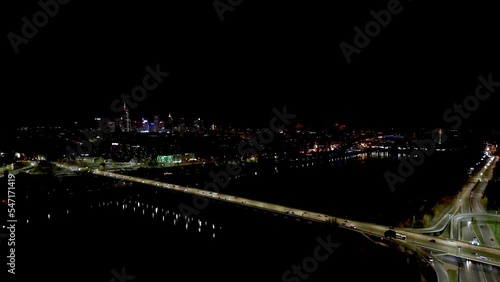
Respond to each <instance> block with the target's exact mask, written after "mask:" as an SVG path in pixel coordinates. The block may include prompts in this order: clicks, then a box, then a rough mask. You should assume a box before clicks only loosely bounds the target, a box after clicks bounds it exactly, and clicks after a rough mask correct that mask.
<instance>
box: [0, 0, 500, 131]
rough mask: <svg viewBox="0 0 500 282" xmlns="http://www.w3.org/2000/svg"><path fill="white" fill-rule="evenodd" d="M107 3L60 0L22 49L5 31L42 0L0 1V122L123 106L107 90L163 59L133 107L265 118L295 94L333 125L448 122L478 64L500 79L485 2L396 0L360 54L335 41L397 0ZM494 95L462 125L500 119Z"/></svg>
mask: <svg viewBox="0 0 500 282" xmlns="http://www.w3.org/2000/svg"><path fill="white" fill-rule="evenodd" d="M42 1H44V0H42ZM61 1H62V0H61ZM226 1H227V0H221V2H222V3H226ZM106 2H107V3H103V1H77V0H71V1H70V2H69V3H67V4H64V5H62V4H60V5H59V11H58V12H57V14H56V15H54V17H52V18H49V20H48V23H47V25H46V26H43V27H41V28H39V30H38V33H37V34H36V35H35V36H34V37H33V38H32V39H29V41H28V43H26V44H20V45H19V46H18V47H19V52H18V53H17V54H15V52H14V49H13V47H12V45H11V43H10V41H9V38H8V33H9V32H13V33H15V34H18V35H22V32H21V28H22V26H23V22H22V21H21V18H22V17H27V18H28V19H29V20H30V21H32V19H33V14H34V13H36V12H37V11H40V10H41V8H40V6H39V5H38V3H37V1H17V0H8V1H7V2H6V3H5V5H6V7H4V8H2V18H3V19H4V24H3V25H2V26H3V28H5V30H4V41H3V44H4V47H6V48H4V50H6V51H4V58H5V62H6V63H2V66H4V67H6V69H5V72H4V73H5V74H4V79H5V80H4V87H3V91H2V104H3V105H2V117H1V118H2V119H1V122H2V123H8V124H24V123H29V122H39V123H42V122H44V121H54V120H55V121H72V120H75V119H79V118H85V117H88V118H90V117H93V116H100V117H115V116H117V115H116V114H115V113H113V112H112V111H111V109H110V105H111V103H112V101H113V100H115V99H117V98H119V96H120V94H122V93H127V94H128V93H130V91H131V89H132V88H133V87H135V86H137V85H140V84H142V79H143V77H144V75H145V74H146V70H145V67H146V66H148V65H149V66H152V67H153V68H154V67H155V66H156V65H157V64H159V65H160V69H161V70H162V71H165V72H169V73H170V76H168V77H167V78H166V79H165V80H164V81H163V82H162V83H161V84H160V85H159V86H158V87H157V88H156V89H154V90H152V91H150V92H148V94H147V97H146V99H145V100H144V101H142V102H140V103H139V104H138V106H137V108H136V109H133V110H132V112H131V114H132V117H133V118H139V117H142V116H147V117H151V116H152V114H153V113H158V114H160V116H161V117H165V116H166V115H167V114H168V113H172V114H173V115H174V118H175V117H179V116H186V117H194V116H198V115H200V116H201V117H203V118H204V119H207V120H221V121H227V122H232V123H236V124H246V123H248V124H249V125H251V126H257V127H265V126H267V122H268V121H269V119H270V118H271V116H272V108H274V107H278V108H281V107H283V106H287V107H288V109H289V112H291V113H296V114H298V117H297V120H298V121H301V122H305V123H312V124H319V125H325V126H328V125H331V124H332V123H333V122H334V121H335V120H339V121H341V122H344V123H347V124H351V125H353V126H361V127H364V126H380V127H388V126H442V125H445V124H446V123H444V122H443V117H442V115H443V113H444V112H445V111H446V110H447V109H448V108H450V107H451V106H452V105H453V104H454V103H461V102H462V101H463V100H464V98H465V97H467V96H469V95H473V94H474V89H475V87H476V85H477V84H478V81H477V77H478V76H479V75H483V76H485V77H487V76H488V74H490V73H491V74H493V80H497V81H500V71H499V67H500V64H499V62H500V60H499V58H500V55H499V51H500V42H499V35H500V33H499V32H498V28H499V27H500V24H499V21H500V20H499V19H500V17H499V16H498V13H497V12H496V11H498V10H497V9H496V8H495V7H494V6H493V4H490V2H489V1H481V2H484V4H481V3H479V2H480V1H472V2H471V1H464V2H460V1H445V3H436V2H437V1H417V0H414V1H408V0H407V1H401V2H400V6H401V7H402V11H401V12H400V13H398V14H393V15H392V16H391V20H390V22H389V23H388V24H387V26H386V27H382V28H381V30H380V33H379V34H378V35H376V36H375V37H373V38H371V41H370V43H369V44H368V45H367V46H366V47H365V48H362V49H361V52H360V53H359V54H353V55H352V56H351V59H352V61H351V63H347V62H346V58H345V57H344V55H343V54H342V51H341V49H340V47H339V44H340V43H341V42H346V43H348V44H351V45H354V42H353V38H354V35H355V31H354V27H356V26H357V27H359V28H361V29H364V28H365V25H366V23H368V22H370V21H372V20H373V17H372V15H371V14H370V11H371V10H375V11H379V10H381V9H387V5H388V3H389V2H391V1H274V0H273V1H255V0H252V1H250V0H243V1H242V3H241V4H239V5H238V6H236V7H234V10H233V11H232V12H226V13H224V21H222V22H221V20H220V19H219V16H218V15H217V12H216V11H215V9H214V7H213V1H212V0H209V1H201V0H200V1H152V0H143V1H114V3H110V1H106ZM167 2H168V3H169V4H165V3H167ZM233 2H238V1H233ZM330 2H331V3H330ZM439 2H442V1H439ZM160 3H161V4H160ZM21 4H22V5H21ZM495 78H496V79H495ZM499 94H500V88H499V90H498V91H497V92H496V93H493V95H492V96H491V97H490V98H489V99H487V100H485V101H481V103H480V106H479V108H478V110H477V111H474V112H473V113H471V116H470V118H468V119H466V120H465V125H471V126H473V125H487V126H495V127H496V126H497V122H498V118H497V117H498V115H496V114H493V113H495V112H497V109H498V105H499V101H500V100H499V99H498V97H496V96H498V95H499ZM7 108H8V109H10V110H13V111H14V112H13V113H11V112H7V110H6V109H7ZM485 122H486V123H485Z"/></svg>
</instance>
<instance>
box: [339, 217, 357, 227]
mask: <svg viewBox="0 0 500 282" xmlns="http://www.w3.org/2000/svg"><path fill="white" fill-rule="evenodd" d="M342 225H343V226H345V227H349V228H356V225H354V224H352V223H350V222H349V220H347V219H346V220H344V221H343V222H342Z"/></svg>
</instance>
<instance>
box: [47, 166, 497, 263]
mask: <svg viewBox="0 0 500 282" xmlns="http://www.w3.org/2000/svg"><path fill="white" fill-rule="evenodd" d="M55 164H56V165H57V166H59V167H62V168H66V169H79V168H78V167H75V166H70V165H66V164H60V163H55ZM80 169H81V168H80ZM88 171H89V172H91V173H93V174H95V175H100V176H105V177H110V178H115V179H117V180H121V181H129V182H136V183H142V184H145V185H150V186H154V187H157V188H162V189H169V190H173V191H177V192H181V193H187V194H191V195H193V196H198V197H205V198H210V199H214V200H219V201H225V202H229V203H233V204H237V205H242V206H247V207H251V208H255V209H260V210H265V211H268V212H271V213H274V214H282V215H285V216H290V217H296V218H297V219H302V220H306V221H315V222H324V223H329V222H335V221H336V222H337V223H341V222H342V221H344V220H346V219H344V218H340V217H335V216H332V215H327V214H323V213H317V212H313V211H307V210H301V209H295V208H292V207H287V206H282V205H277V204H272V203H267V202H262V201H257V200H252V199H248V198H241V197H236V196H232V195H228V194H222V193H216V192H210V191H205V190H202V189H197V188H191V187H183V186H179V185H175V184H170V183H164V182H159V181H154V180H149V179H145V178H140V177H134V176H127V175H122V174H117V173H113V172H105V171H99V170H90V169H89V170H88ZM350 223H352V224H354V225H355V226H356V228H348V227H344V226H342V225H340V226H341V228H345V229H348V230H352V231H354V232H360V233H364V234H370V235H375V236H379V237H380V238H383V237H384V232H385V231H386V230H387V229H388V227H387V226H383V225H377V224H373V223H367V222H360V221H352V220H350ZM398 232H399V233H401V234H404V235H406V236H407V239H406V240H399V239H392V240H393V241H394V242H396V243H398V244H400V245H403V246H407V247H413V246H418V247H422V248H425V249H427V250H432V251H435V252H439V253H442V254H448V255H450V256H454V257H460V258H466V259H468V260H471V261H476V262H481V263H484V264H488V265H494V266H500V250H499V249H495V248H491V247H487V246H474V245H471V244H469V243H468V242H462V241H456V240H450V239H443V238H437V237H432V236H428V235H425V234H419V233H417V232H412V231H411V230H398ZM431 238H432V239H435V241H436V242H430V241H429V239H431ZM474 253H477V254H479V256H478V255H475V254H474Z"/></svg>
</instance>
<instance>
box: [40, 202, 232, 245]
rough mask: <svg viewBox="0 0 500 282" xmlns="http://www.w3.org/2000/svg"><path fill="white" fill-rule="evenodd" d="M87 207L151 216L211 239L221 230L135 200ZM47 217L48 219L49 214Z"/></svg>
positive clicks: (198, 220)
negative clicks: (208, 236) (207, 235)
mask: <svg viewBox="0 0 500 282" xmlns="http://www.w3.org/2000/svg"><path fill="white" fill-rule="evenodd" d="M89 206H90V208H91V209H93V210H97V211H98V212H99V210H102V212H105V211H104V210H103V209H114V210H117V211H120V212H122V213H125V215H124V216H127V213H129V214H136V215H137V214H138V215H139V216H143V217H144V218H145V220H146V218H148V216H147V215H149V214H151V218H150V219H149V220H153V221H155V222H158V223H161V224H165V225H170V226H172V227H179V224H182V225H181V226H184V228H183V229H182V230H184V231H185V232H194V233H197V234H198V233H199V234H209V235H211V237H212V238H215V234H216V232H219V230H221V229H222V226H218V225H217V224H215V223H212V222H209V221H207V220H202V219H201V218H198V217H196V216H192V217H188V216H183V215H182V214H181V213H180V212H176V211H173V210H168V209H164V208H161V207H159V206H157V205H154V204H149V203H145V202H142V201H141V200H136V199H123V200H121V201H102V202H99V203H97V204H90V205H89ZM48 216H49V218H50V214H49V215H48ZM210 227H211V228H210Z"/></svg>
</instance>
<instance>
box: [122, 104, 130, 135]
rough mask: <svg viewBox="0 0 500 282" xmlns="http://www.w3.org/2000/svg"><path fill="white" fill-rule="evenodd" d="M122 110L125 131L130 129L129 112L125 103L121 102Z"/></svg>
mask: <svg viewBox="0 0 500 282" xmlns="http://www.w3.org/2000/svg"><path fill="white" fill-rule="evenodd" d="M123 110H124V111H125V132H130V131H131V122H130V114H129V112H128V108H127V105H126V104H125V102H123Z"/></svg>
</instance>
